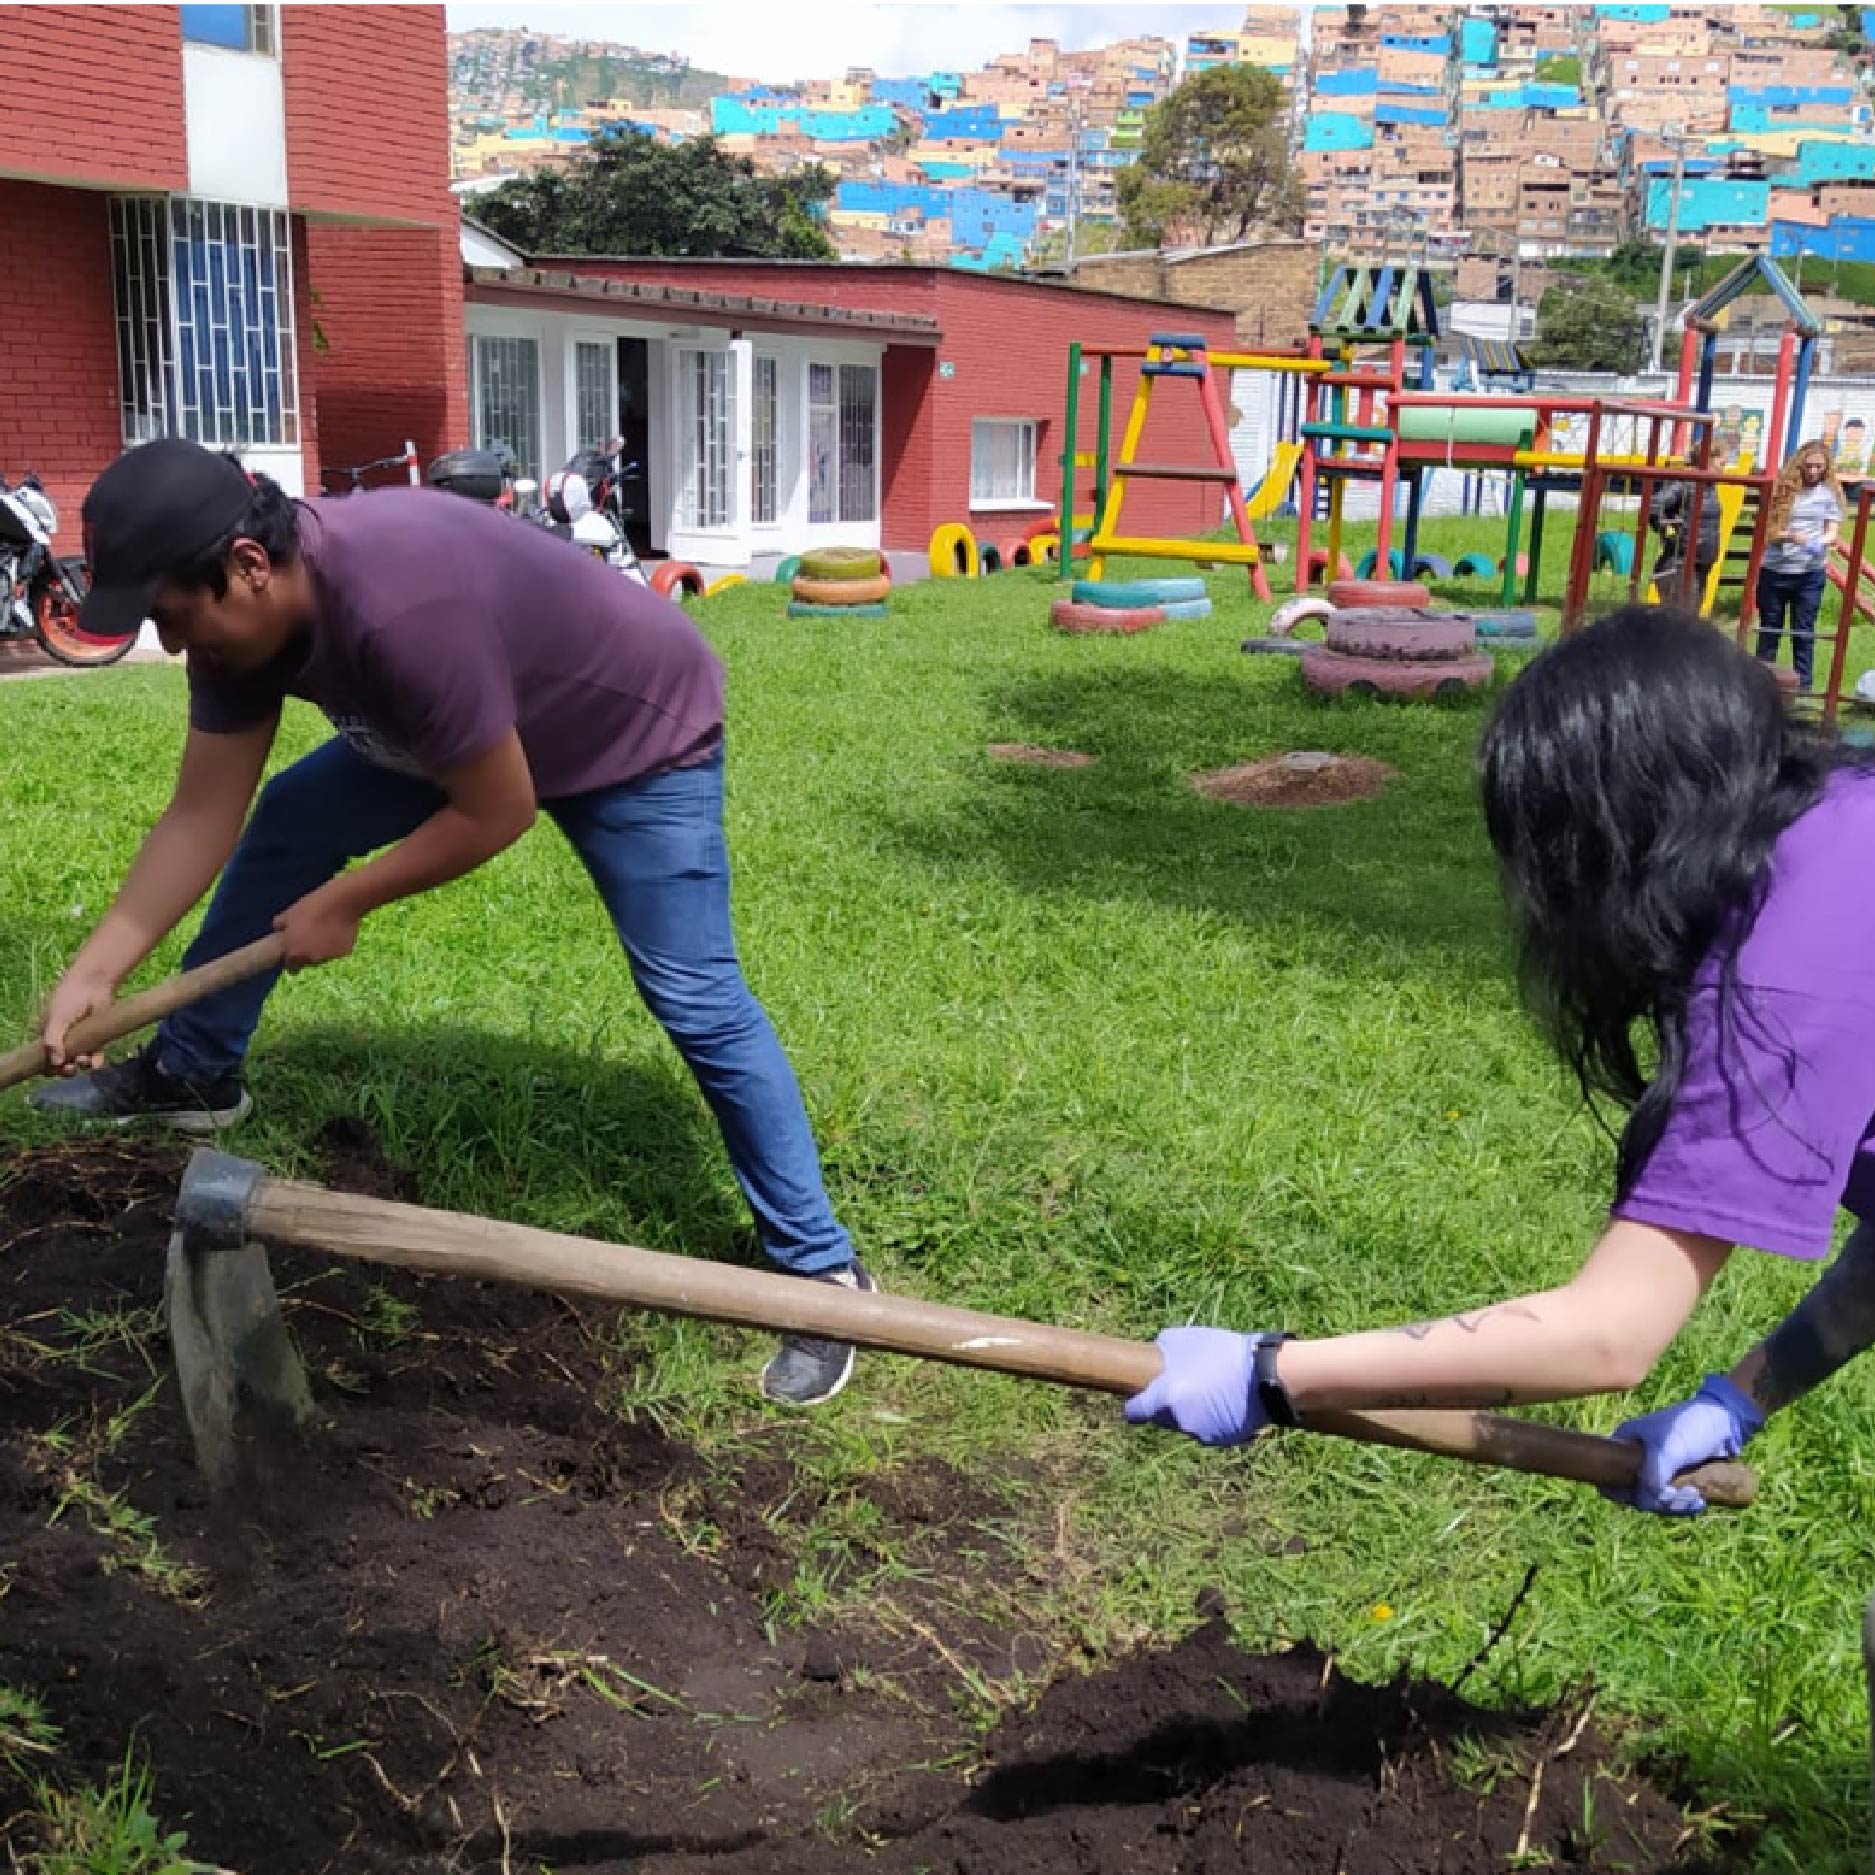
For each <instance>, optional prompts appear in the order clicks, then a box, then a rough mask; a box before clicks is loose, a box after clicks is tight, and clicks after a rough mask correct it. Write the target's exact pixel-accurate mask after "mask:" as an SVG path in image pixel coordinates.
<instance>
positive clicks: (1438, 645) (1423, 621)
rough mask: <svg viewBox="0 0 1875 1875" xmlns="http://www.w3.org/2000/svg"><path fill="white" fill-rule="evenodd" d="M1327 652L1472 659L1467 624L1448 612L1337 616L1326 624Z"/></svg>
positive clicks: (1473, 638) (1474, 641)
mask: <svg viewBox="0 0 1875 1875" xmlns="http://www.w3.org/2000/svg"><path fill="white" fill-rule="evenodd" d="M1328 648H1329V650H1330V651H1339V652H1340V653H1341V654H1342V656H1343V657H1350V658H1385V659H1387V660H1388V661H1390V662H1391V661H1394V660H1410V659H1414V658H1419V659H1422V660H1431V661H1440V660H1450V659H1452V658H1464V657H1471V656H1472V655H1474V654H1475V653H1476V651H1477V648H1478V634H1477V633H1476V632H1475V631H1474V630H1473V629H1472V624H1471V620H1470V619H1468V618H1466V617H1464V616H1463V615H1462V614H1459V613H1452V612H1396V611H1392V610H1390V609H1383V610H1379V611H1358V612H1337V613H1336V614H1335V615H1334V616H1333V617H1332V618H1331V619H1330V620H1329V621H1328Z"/></svg>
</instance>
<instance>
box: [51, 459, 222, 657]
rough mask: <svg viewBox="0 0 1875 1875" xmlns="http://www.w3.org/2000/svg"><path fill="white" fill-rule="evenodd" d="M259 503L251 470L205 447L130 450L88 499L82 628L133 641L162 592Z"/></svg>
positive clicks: (101, 478) (91, 634) (89, 632)
mask: <svg viewBox="0 0 1875 1875" xmlns="http://www.w3.org/2000/svg"><path fill="white" fill-rule="evenodd" d="M253 498H254V484H253V483H252V482H250V481H249V480H248V476H247V471H246V470H245V469H243V468H242V467H241V465H240V464H239V463H238V462H235V461H233V460H232V459H231V458H229V457H227V456H222V455H217V454H216V453H215V451H214V450H212V449H204V448H203V447H202V445H201V444H200V443H191V442H187V441H185V440H184V439H183V438H182V437H179V436H164V437H159V438H158V439H157V440H156V441H155V442H153V443H144V444H141V445H140V446H139V447H138V448H136V449H130V450H126V451H125V452H124V454H123V455H121V456H119V457H118V458H117V460H116V461H115V462H113V463H112V464H111V466H110V467H109V468H108V469H106V470H105V471H104V473H103V474H102V475H100V476H99V477H98V479H97V480H96V481H95V482H93V483H92V484H91V492H90V493H89V494H88V495H87V496H86V497H85V505H84V510H83V512H84V523H85V558H86V559H87V560H88V561H89V562H90V563H91V590H90V592H88V593H87V594H86V595H85V602H84V606H83V608H82V610H81V611H80V613H79V615H78V628H79V630H80V631H82V632H84V633H85V634H86V635H87V636H89V637H92V638H129V637H132V636H134V635H135V633H136V631H137V628H138V627H139V626H140V625H141V624H142V623H143V621H144V620H145V619H146V618H148V617H149V614H150V604H151V601H152V600H153V599H154V598H155V596H156V589H157V588H158V587H159V586H160V585H162V583H163V581H164V580H165V579H167V578H168V577H169V575H170V574H171V573H174V572H176V571H178V570H179V569H180V568H182V567H185V566H188V565H190V564H191V563H192V562H193V561H195V560H197V559H199V558H200V557H201V556H202V554H203V553H205V552H206V551H207V550H208V549H209V548H210V547H212V546H214V544H215V543H216V542H217V541H218V540H220V539H221V538H222V537H223V536H224V535H226V534H227V533H228V532H229V531H230V529H232V528H234V527H235V526H237V525H238V524H239V522H240V520H241V517H242V516H243V515H244V514H246V513H247V508H248V503H249V502H250V501H252V500H253Z"/></svg>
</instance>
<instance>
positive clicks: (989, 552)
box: [977, 541, 1007, 579]
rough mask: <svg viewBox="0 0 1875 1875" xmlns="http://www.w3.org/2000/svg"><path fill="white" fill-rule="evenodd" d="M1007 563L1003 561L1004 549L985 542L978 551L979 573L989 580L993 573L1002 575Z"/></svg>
mask: <svg viewBox="0 0 1875 1875" xmlns="http://www.w3.org/2000/svg"><path fill="white" fill-rule="evenodd" d="M1005 565H1007V562H1006V561H1005V560H1004V559H1003V550H1002V548H1000V547H998V546H995V545H993V544H992V543H990V542H989V541H985V542H984V543H983V544H982V545H981V546H980V547H978V549H977V571H978V572H979V573H980V574H982V576H983V577H984V578H985V579H988V578H989V576H990V575H991V574H992V573H1000V572H1001V571H1002V570H1003V568H1004V566H1005Z"/></svg>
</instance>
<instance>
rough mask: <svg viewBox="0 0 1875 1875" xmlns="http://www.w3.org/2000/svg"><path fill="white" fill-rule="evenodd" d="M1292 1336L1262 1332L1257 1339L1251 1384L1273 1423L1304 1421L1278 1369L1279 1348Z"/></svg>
mask: <svg viewBox="0 0 1875 1875" xmlns="http://www.w3.org/2000/svg"><path fill="white" fill-rule="evenodd" d="M1291 1338H1292V1337H1290V1336H1289V1335H1285V1334H1273V1335H1263V1336H1261V1337H1259V1339H1258V1341H1257V1350H1256V1357H1255V1366H1254V1367H1253V1368H1252V1370H1251V1385H1252V1386H1253V1387H1254V1388H1255V1389H1256V1396H1257V1402H1258V1404H1259V1405H1260V1406H1261V1407H1262V1408H1263V1417H1264V1418H1265V1419H1266V1420H1268V1421H1269V1423H1270V1424H1271V1425H1272V1426H1298V1425H1300V1424H1301V1423H1302V1422H1301V1421H1300V1420H1299V1419H1298V1418H1297V1417H1296V1409H1295V1405H1294V1403H1293V1402H1292V1401H1291V1400H1290V1398H1289V1389H1288V1388H1287V1387H1285V1386H1284V1385H1283V1383H1282V1381H1281V1380H1280V1379H1279V1378H1278V1376H1277V1373H1276V1350H1277V1349H1278V1348H1280V1347H1281V1346H1282V1344H1283V1343H1284V1342H1285V1341H1288V1340H1290V1339H1291Z"/></svg>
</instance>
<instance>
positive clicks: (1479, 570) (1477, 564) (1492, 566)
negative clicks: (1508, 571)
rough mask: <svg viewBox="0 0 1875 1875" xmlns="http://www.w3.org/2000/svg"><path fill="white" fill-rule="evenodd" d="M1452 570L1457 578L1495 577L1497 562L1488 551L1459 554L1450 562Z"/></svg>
mask: <svg viewBox="0 0 1875 1875" xmlns="http://www.w3.org/2000/svg"><path fill="white" fill-rule="evenodd" d="M1452 572H1453V574H1454V576H1455V577H1456V578H1459V579H1496V578H1497V562H1496V561H1495V560H1493V559H1492V558H1491V556H1490V555H1489V554H1488V553H1466V554H1461V555H1460V556H1459V557H1458V558H1457V559H1456V560H1454V561H1453V562H1452Z"/></svg>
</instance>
